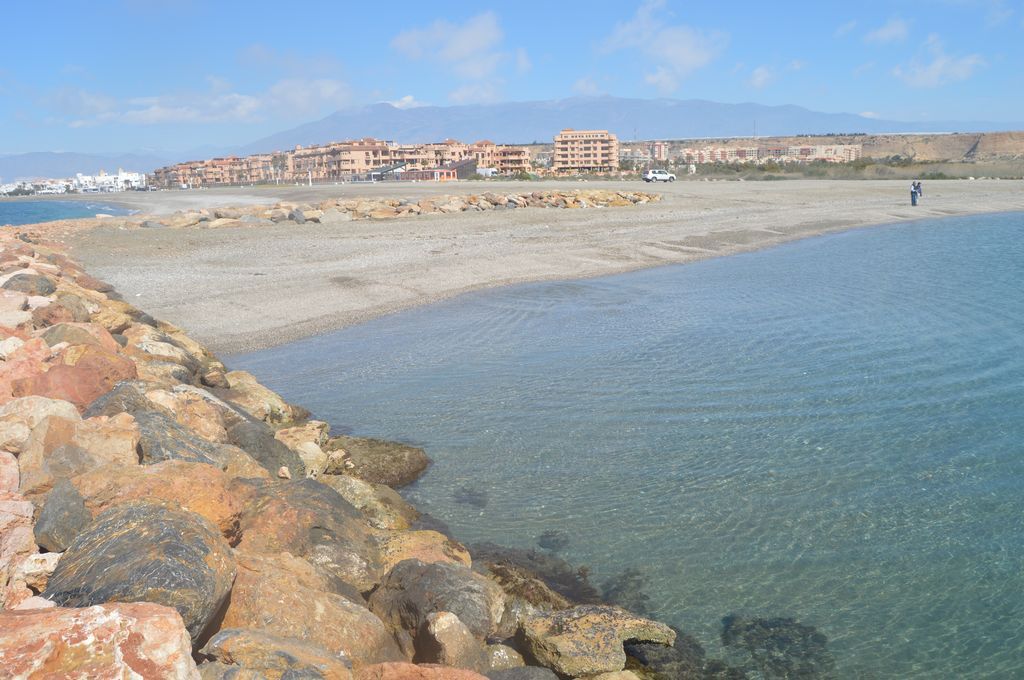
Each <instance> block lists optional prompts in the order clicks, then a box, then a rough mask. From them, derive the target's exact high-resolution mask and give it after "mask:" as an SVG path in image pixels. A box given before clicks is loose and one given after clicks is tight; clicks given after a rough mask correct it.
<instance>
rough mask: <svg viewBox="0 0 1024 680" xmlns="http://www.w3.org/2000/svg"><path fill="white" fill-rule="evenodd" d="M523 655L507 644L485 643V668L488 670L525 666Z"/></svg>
mask: <svg viewBox="0 0 1024 680" xmlns="http://www.w3.org/2000/svg"><path fill="white" fill-rule="evenodd" d="M525 665H526V662H525V661H524V660H523V655H522V654H520V653H519V652H517V651H516V650H514V649H512V648H511V647H509V646H508V645H500V644H498V645H487V668H488V670H490V671H503V670H507V669H509V668H520V667H522V666H525Z"/></svg>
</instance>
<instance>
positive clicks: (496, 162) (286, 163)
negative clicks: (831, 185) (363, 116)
mask: <svg viewBox="0 0 1024 680" xmlns="http://www.w3.org/2000/svg"><path fill="white" fill-rule="evenodd" d="M860 157H861V145H859V144H833V145H808V146H711V145H708V146H705V147H701V148H691V147H682V146H681V145H680V144H678V143H676V144H673V143H670V142H666V141H656V142H643V143H638V142H634V143H626V144H620V142H619V139H618V137H617V136H616V135H615V134H614V133H612V132H609V131H608V130H573V129H570V128H567V129H564V130H562V131H561V132H559V133H558V134H557V135H555V137H554V144H553V145H552V148H551V150H550V152H547V151H539V150H538V151H537V152H536V153H535V154H534V155H533V157H532V158H531V150H530V148H528V147H525V146H513V145H505V144H495V143H494V142H491V141H487V140H483V141H479V142H476V143H473V144H464V143H462V142H458V141H455V140H451V139H449V140H446V141H444V142H438V143H434V144H396V143H395V142H389V141H382V140H379V139H373V138H369V137H368V138H365V139H359V140H354V141H344V142H332V143H330V144H321V145H316V146H307V147H303V146H296V147H295V148H294V149H291V150H289V151H284V152H274V153H267V154H255V155H252V156H226V157H222V158H211V159H208V160H202V161H189V162H185V163H177V164H175V165H169V166H167V167H164V168H159V169H157V170H156V171H154V173H153V177H152V182H153V184H155V185H157V186H163V187H205V186H217V185H230V184H264V183H275V182H277V183H280V182H287V183H294V182H309V183H313V182H331V181H353V180H360V179H363V180H375V179H385V178H393V179H407V180H408V179H417V180H449V179H456V178H459V177H466V176H469V175H471V174H473V173H478V174H482V175H490V174H498V175H516V174H519V173H523V172H537V173H541V174H546V173H551V174H555V175H576V174H588V173H596V174H602V173H615V172H618V171H620V170H621V169H624V168H626V169H636V168H639V167H642V166H649V165H650V164H653V163H660V164H667V163H675V164H679V165H684V164H686V165H697V164H703V163H764V162H767V161H777V162H804V163H806V162H814V161H825V162H831V163H847V162H850V161H855V160H857V159H859V158H860Z"/></svg>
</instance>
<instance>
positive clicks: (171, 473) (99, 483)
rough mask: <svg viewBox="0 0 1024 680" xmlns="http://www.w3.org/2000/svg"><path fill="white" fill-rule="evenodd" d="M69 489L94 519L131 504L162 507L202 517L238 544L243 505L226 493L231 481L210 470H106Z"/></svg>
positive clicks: (170, 466) (177, 463) (176, 466)
mask: <svg viewBox="0 0 1024 680" xmlns="http://www.w3.org/2000/svg"><path fill="white" fill-rule="evenodd" d="M71 483H72V484H73V485H74V487H75V488H76V489H78V493H80V494H81V495H82V497H83V498H84V499H85V507H86V508H87V509H88V510H89V511H90V512H91V513H92V515H93V516H96V515H98V514H100V513H101V512H103V511H105V510H108V509H109V508H113V507H116V506H118V505H121V504H123V503H129V502H132V501H139V500H145V501H148V502H151V503H154V502H162V503H164V504H165V505H166V506H167V507H168V508H172V509H179V510H187V511H189V512H194V513H196V514H197V515H200V516H202V517H205V518H206V519H207V520H209V521H210V523H212V524H213V525H214V526H216V527H217V529H219V530H220V532H221V534H222V535H223V536H224V538H225V539H227V541H228V543H230V544H231V545H235V544H237V543H238V541H239V539H240V538H241V529H240V526H239V521H240V517H241V514H242V504H241V502H239V501H238V499H236V498H235V496H234V495H233V494H232V493H231V491H230V489H229V486H230V483H231V479H230V477H229V476H228V475H227V474H226V473H224V472H222V471H221V470H219V469H218V468H216V467H214V466H212V465H207V464H205V463H191V462H186V461H182V460H168V461H164V462H162V463H157V464H155V465H143V466H138V465H137V466H133V467H126V466H112V465H106V466H102V467H97V468H95V469H92V470H89V471H87V472H85V473H84V474H80V475H78V476H76V477H73V478H72V479H71Z"/></svg>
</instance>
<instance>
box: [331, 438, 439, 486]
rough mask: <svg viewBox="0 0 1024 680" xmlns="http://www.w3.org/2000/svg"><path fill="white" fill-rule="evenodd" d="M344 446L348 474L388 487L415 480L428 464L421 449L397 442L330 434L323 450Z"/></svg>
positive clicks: (403, 484)
mask: <svg viewBox="0 0 1024 680" xmlns="http://www.w3.org/2000/svg"><path fill="white" fill-rule="evenodd" d="M337 449H344V450H345V451H346V452H348V454H349V464H350V465H351V467H349V469H348V470H347V472H348V474H350V475H352V476H353V477H358V478H359V479H362V480H364V481H367V482H371V483H374V484H386V485H387V486H390V487H392V488H397V487H401V486H405V485H406V484H411V483H412V482H414V481H416V480H417V479H418V478H419V476H420V475H421V474H423V471H424V470H426V469H427V466H428V465H430V459H429V458H428V457H427V454H426V453H425V452H424V451H423V449H420V448H417V447H415V446H409V445H407V444H399V443H397V442H389V441H383V440H380V439H363V438H360V437H346V436H341V437H334V438H332V439H331V440H330V441H329V442H328V444H327V450H328V451H333V450H337Z"/></svg>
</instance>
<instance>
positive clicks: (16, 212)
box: [0, 201, 130, 225]
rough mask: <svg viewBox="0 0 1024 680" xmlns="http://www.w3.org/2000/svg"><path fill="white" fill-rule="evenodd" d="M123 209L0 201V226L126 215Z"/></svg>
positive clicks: (72, 203)
mask: <svg viewBox="0 0 1024 680" xmlns="http://www.w3.org/2000/svg"><path fill="white" fill-rule="evenodd" d="M129 212H130V211H128V210H125V209H123V208H116V207H114V206H110V205H106V204H104V203H99V202H92V201H0V225H4V224H11V225H19V224H35V223H36V222H49V221H51V220H68V219H74V218H76V217H93V216H95V215H96V213H106V214H107V215H127V214H128V213H129Z"/></svg>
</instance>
